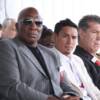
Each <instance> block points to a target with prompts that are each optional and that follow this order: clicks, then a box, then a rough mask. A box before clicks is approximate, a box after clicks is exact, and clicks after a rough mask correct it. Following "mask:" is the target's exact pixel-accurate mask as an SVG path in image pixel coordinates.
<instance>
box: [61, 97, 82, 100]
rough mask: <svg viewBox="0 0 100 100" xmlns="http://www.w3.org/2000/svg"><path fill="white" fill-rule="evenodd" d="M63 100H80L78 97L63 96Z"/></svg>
mask: <svg viewBox="0 0 100 100" xmlns="http://www.w3.org/2000/svg"><path fill="white" fill-rule="evenodd" d="M62 100H80V97H78V96H63V99H62Z"/></svg>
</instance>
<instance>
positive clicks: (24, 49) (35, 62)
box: [19, 43, 47, 77]
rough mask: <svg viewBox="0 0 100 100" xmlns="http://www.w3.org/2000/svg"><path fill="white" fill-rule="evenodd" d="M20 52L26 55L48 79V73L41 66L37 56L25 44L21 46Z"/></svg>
mask: <svg viewBox="0 0 100 100" xmlns="http://www.w3.org/2000/svg"><path fill="white" fill-rule="evenodd" d="M19 51H20V53H22V54H24V55H25V56H26V57H27V58H28V59H29V60H30V61H31V62H32V63H33V65H34V66H35V67H36V68H37V69H38V70H39V71H40V72H41V73H42V74H43V75H44V76H46V77H47V75H46V73H45V72H44V70H43V69H42V67H41V65H40V64H39V62H38V61H37V59H36V58H35V56H34V55H33V54H32V52H31V51H30V50H29V49H28V48H27V47H26V46H25V45H24V44H23V43H21V44H20V46H19Z"/></svg>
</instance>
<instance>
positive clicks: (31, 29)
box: [17, 10, 42, 45]
mask: <svg viewBox="0 0 100 100" xmlns="http://www.w3.org/2000/svg"><path fill="white" fill-rule="evenodd" d="M17 30H18V36H19V37H20V38H21V39H22V40H23V41H24V42H26V43H28V44H30V45H36V44H37V41H38V40H39V39H40V36H41V31H42V20H41V18H40V16H39V15H38V13H37V12H36V11H34V10H29V11H27V12H26V13H24V15H23V16H22V17H21V18H20V19H19V21H18V23H17Z"/></svg>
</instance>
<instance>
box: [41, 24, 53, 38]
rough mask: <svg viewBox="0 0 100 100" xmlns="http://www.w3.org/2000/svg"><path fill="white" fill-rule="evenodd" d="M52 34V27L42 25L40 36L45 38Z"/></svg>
mask: <svg viewBox="0 0 100 100" xmlns="http://www.w3.org/2000/svg"><path fill="white" fill-rule="evenodd" d="M51 35H53V31H52V29H49V28H47V26H45V25H43V30H42V34H41V38H46V37H47V36H51Z"/></svg>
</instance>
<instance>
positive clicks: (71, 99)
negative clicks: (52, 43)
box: [0, 7, 80, 100]
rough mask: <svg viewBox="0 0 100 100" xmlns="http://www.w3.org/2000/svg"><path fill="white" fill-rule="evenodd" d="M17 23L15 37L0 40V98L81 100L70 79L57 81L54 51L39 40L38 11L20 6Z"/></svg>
mask: <svg viewBox="0 0 100 100" xmlns="http://www.w3.org/2000/svg"><path fill="white" fill-rule="evenodd" d="M16 27H17V32H18V33H17V36H16V37H15V38H14V39H12V40H1V41H0V48H1V49H0V96H1V98H0V100H1V99H3V100H80V98H79V96H76V95H78V94H77V92H76V91H75V90H74V88H73V87H72V86H71V84H69V82H67V83H66V82H65V83H66V84H65V83H61V82H60V74H59V66H60V64H59V61H58V59H57V55H56V53H54V51H52V50H49V49H48V48H45V47H44V46H42V45H39V44H38V40H39V38H40V36H41V31H42V20H41V17H40V15H39V13H38V11H37V10H36V9H35V8H33V7H29V8H25V9H23V10H22V11H21V12H20V14H19V17H18V22H17V24H16Z"/></svg>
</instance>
